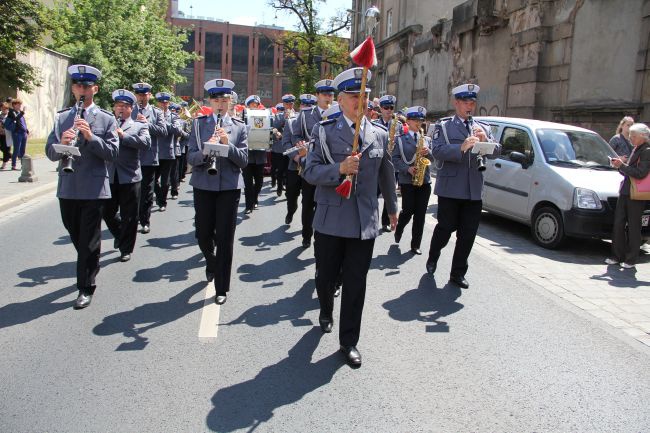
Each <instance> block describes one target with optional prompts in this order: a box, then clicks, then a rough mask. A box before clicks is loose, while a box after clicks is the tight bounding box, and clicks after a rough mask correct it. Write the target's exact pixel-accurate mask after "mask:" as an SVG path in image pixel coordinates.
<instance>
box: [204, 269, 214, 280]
mask: <svg viewBox="0 0 650 433" xmlns="http://www.w3.org/2000/svg"><path fill="white" fill-rule="evenodd" d="M205 279H206V280H208V283H210V282H212V281H214V272H210V271H205Z"/></svg>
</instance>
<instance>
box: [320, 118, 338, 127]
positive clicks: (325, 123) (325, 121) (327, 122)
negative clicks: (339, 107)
mask: <svg viewBox="0 0 650 433" xmlns="http://www.w3.org/2000/svg"><path fill="white" fill-rule="evenodd" d="M335 122H336V119H325V120H321V121H320V122H318V123H320V124H321V125H322V126H325V125H329V124H330V123H335Z"/></svg>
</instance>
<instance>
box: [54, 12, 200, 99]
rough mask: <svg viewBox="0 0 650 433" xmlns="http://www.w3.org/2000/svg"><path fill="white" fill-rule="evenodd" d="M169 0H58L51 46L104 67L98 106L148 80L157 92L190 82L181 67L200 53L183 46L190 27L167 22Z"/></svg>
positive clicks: (80, 61) (93, 64) (81, 61)
mask: <svg viewBox="0 0 650 433" xmlns="http://www.w3.org/2000/svg"><path fill="white" fill-rule="evenodd" d="M166 13H167V1H166V0H57V2H56V3H55V6H54V8H53V10H52V12H51V14H50V15H49V22H50V23H51V27H52V29H53V31H52V39H53V42H52V44H51V48H53V49H55V50H57V51H60V52H62V53H65V54H68V55H69V56H71V57H72V58H73V62H74V63H84V64H88V65H92V66H94V67H96V68H98V69H99V70H100V71H102V79H101V81H100V82H99V94H98V95H97V96H96V97H95V98H96V99H95V100H96V103H97V104H98V105H101V106H104V107H107V106H109V105H110V104H111V101H112V100H111V92H112V91H113V90H115V89H117V88H130V87H131V84H133V83H136V82H141V81H144V82H147V83H149V84H151V85H152V86H153V92H160V91H170V90H171V89H172V86H173V85H174V84H175V83H179V82H183V81H185V78H184V77H182V76H181V75H180V74H179V73H178V71H180V70H181V69H182V68H184V67H185V66H186V65H187V64H188V63H189V62H191V61H194V60H195V59H197V58H198V56H197V55H196V54H194V53H187V52H185V51H184V50H183V44H184V43H185V42H186V41H187V33H186V31H184V30H182V29H179V28H177V27H173V26H171V25H170V24H169V23H167V22H166V21H165V18H166Z"/></svg>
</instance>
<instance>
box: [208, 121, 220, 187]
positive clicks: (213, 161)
mask: <svg viewBox="0 0 650 433" xmlns="http://www.w3.org/2000/svg"><path fill="white" fill-rule="evenodd" d="M222 126H223V117H221V113H218V114H217V123H216V124H215V125H214V132H213V133H212V137H210V139H209V140H208V143H216V142H217V131H218V130H219V129H221V127H222ZM208 164H209V167H208V174H209V175H211V176H215V175H216V174H217V173H219V169H217V155H216V153H215V152H214V151H210V154H209V155H208Z"/></svg>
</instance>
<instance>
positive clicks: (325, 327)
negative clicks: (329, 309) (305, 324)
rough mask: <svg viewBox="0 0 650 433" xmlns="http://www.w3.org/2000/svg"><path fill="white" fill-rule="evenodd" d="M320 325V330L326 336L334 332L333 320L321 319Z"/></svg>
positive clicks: (319, 319)
mask: <svg viewBox="0 0 650 433" xmlns="http://www.w3.org/2000/svg"><path fill="white" fill-rule="evenodd" d="M318 324H319V325H320V330H321V331H323V332H324V333H325V334H329V333H330V332H332V328H333V327H334V320H333V319H321V318H320V317H319V318H318Z"/></svg>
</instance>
